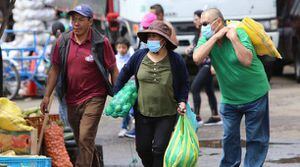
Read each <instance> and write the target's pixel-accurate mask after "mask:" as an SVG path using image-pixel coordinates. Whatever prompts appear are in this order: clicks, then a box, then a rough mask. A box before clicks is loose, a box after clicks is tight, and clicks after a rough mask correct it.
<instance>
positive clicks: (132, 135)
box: [125, 129, 135, 138]
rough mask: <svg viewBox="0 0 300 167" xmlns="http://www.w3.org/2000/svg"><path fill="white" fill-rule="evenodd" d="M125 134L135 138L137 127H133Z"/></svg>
mask: <svg viewBox="0 0 300 167" xmlns="http://www.w3.org/2000/svg"><path fill="white" fill-rule="evenodd" d="M125 136H126V137H129V138H135V129H132V130H131V131H128V132H126V133H125Z"/></svg>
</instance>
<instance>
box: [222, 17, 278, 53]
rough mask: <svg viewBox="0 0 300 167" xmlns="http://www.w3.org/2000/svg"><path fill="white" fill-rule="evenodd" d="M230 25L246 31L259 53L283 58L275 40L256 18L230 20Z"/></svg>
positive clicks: (228, 23)
mask: <svg viewBox="0 0 300 167" xmlns="http://www.w3.org/2000/svg"><path fill="white" fill-rule="evenodd" d="M227 25H228V26H229V27H235V28H242V29H244V30H245V31H246V33H247V34H248V36H249V38H250V39H251V42H252V44H253V46H254V48H255V51H256V53H257V54H258V55H260V56H263V55H269V56H274V57H276V58H279V59H282V57H281V55H280V53H279V52H278V50H277V49H276V47H275V45H274V43H273V41H272V40H271V38H270V37H269V36H268V34H267V33H266V32H265V30H264V27H263V25H262V24H260V23H258V22H256V21H255V20H253V19H251V18H249V17H245V18H244V19H243V20H242V21H241V22H240V21H228V22H227Z"/></svg>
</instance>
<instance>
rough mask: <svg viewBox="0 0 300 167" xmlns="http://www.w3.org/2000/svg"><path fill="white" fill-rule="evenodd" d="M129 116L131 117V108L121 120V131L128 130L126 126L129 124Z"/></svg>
mask: <svg viewBox="0 0 300 167" xmlns="http://www.w3.org/2000/svg"><path fill="white" fill-rule="evenodd" d="M130 116H132V117H133V108H131V109H130V111H129V113H128V115H127V116H126V117H124V118H123V121H122V126H121V128H122V129H128V125H129V122H130Z"/></svg>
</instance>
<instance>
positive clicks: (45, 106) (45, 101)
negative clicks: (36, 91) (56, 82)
mask: <svg viewBox="0 0 300 167" xmlns="http://www.w3.org/2000/svg"><path fill="white" fill-rule="evenodd" d="M49 101H50V100H49V97H47V96H44V98H43V100H42V102H41V104H40V109H41V111H42V113H43V114H45V113H47V112H48V105H49Z"/></svg>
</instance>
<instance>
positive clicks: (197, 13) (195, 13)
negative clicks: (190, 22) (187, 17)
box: [194, 10, 203, 17]
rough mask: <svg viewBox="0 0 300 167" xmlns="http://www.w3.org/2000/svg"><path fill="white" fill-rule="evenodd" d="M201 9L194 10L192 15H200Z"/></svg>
mask: <svg viewBox="0 0 300 167" xmlns="http://www.w3.org/2000/svg"><path fill="white" fill-rule="evenodd" d="M202 12H203V10H196V11H195V12H194V15H196V16H198V17H201V14H202Z"/></svg>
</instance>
